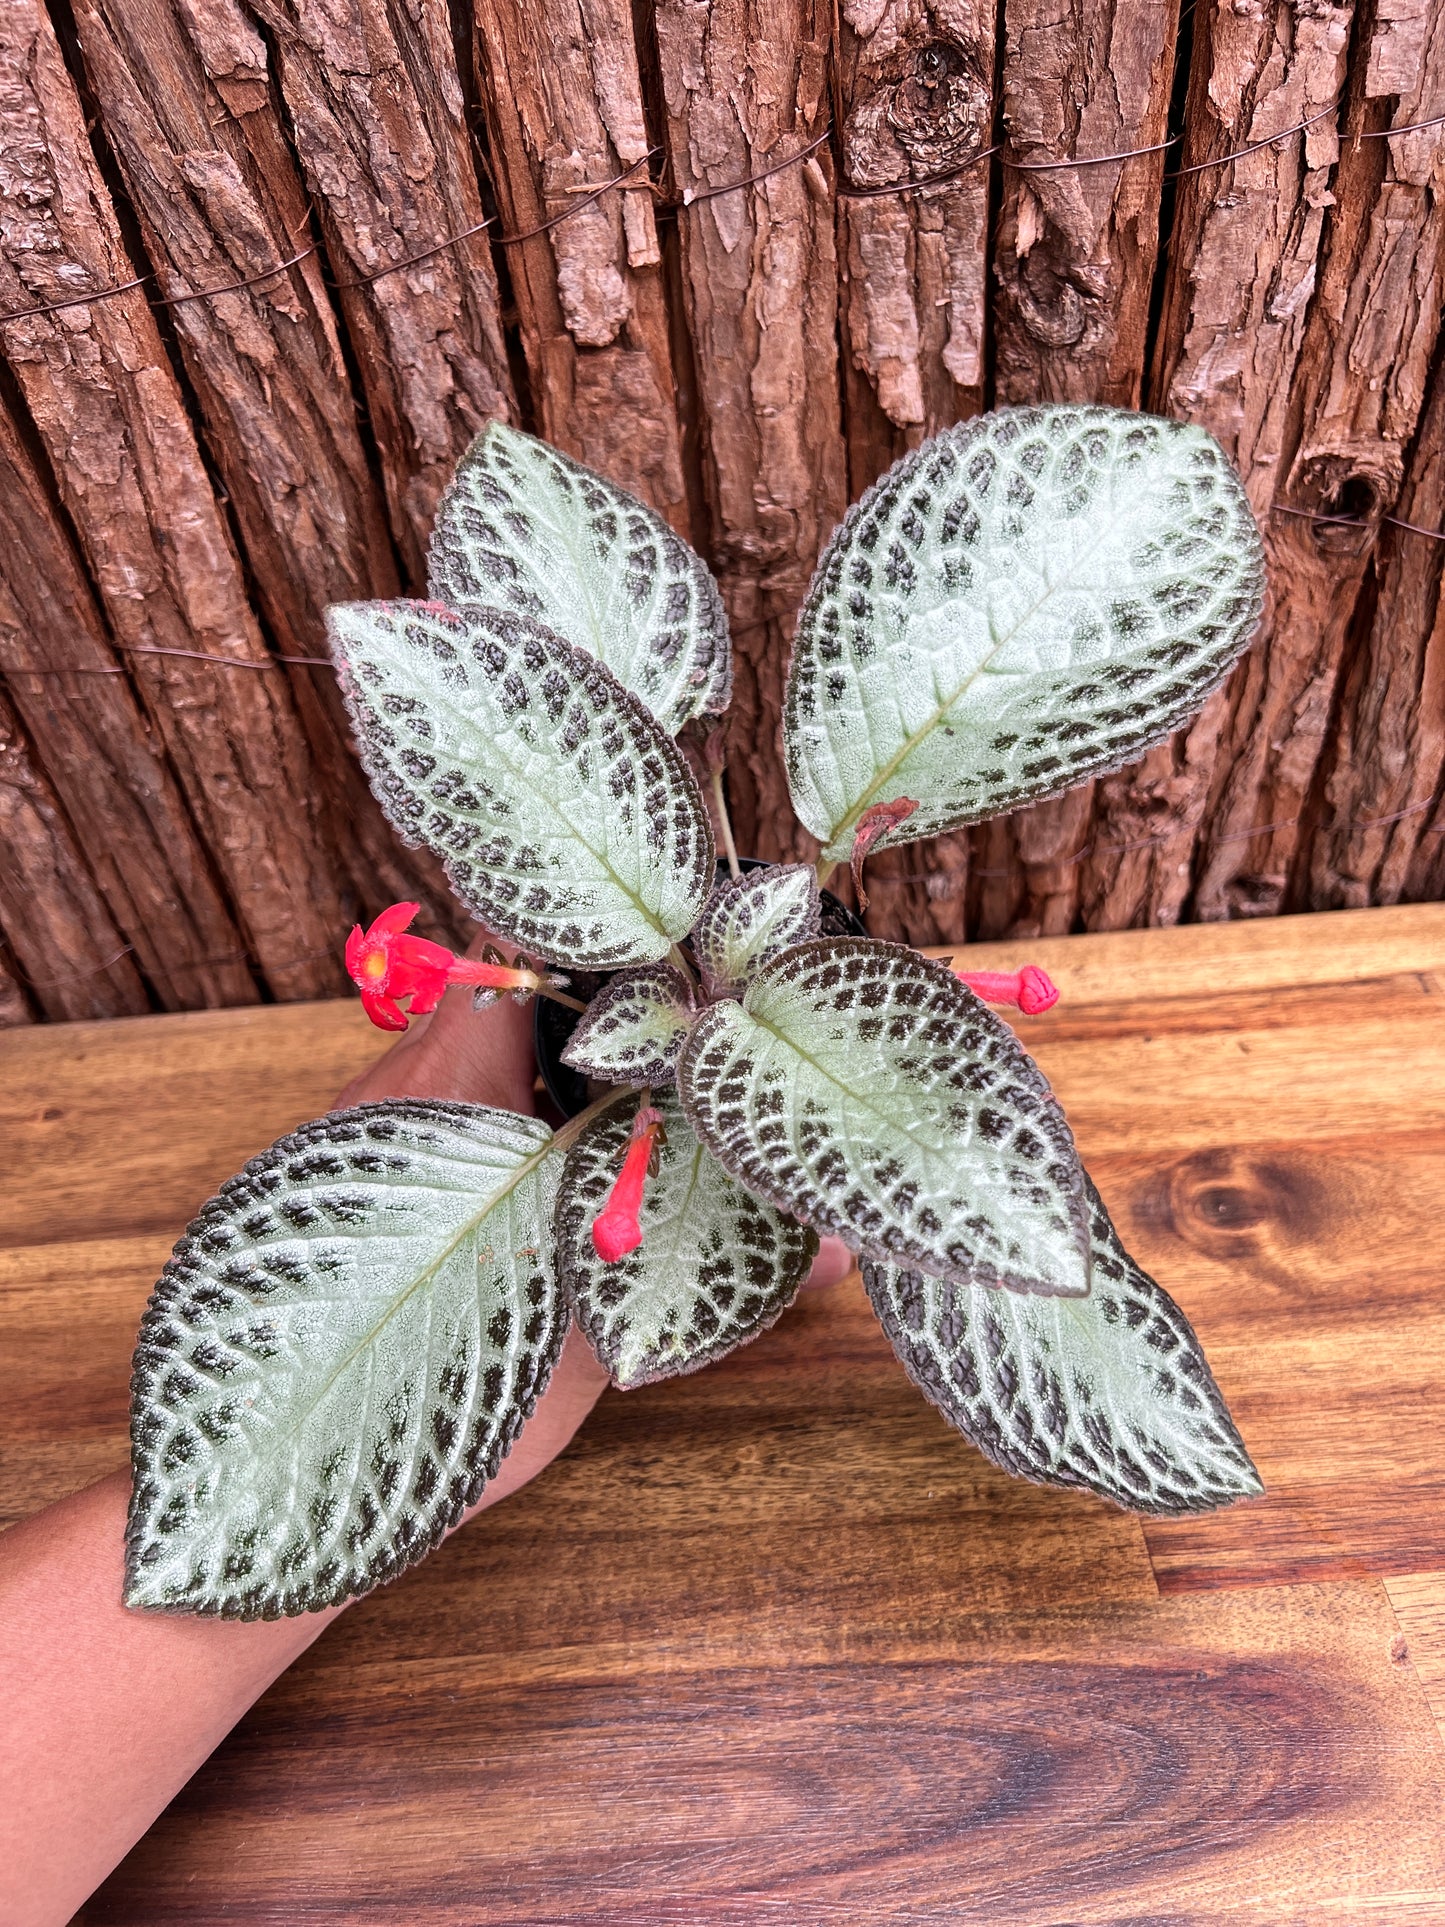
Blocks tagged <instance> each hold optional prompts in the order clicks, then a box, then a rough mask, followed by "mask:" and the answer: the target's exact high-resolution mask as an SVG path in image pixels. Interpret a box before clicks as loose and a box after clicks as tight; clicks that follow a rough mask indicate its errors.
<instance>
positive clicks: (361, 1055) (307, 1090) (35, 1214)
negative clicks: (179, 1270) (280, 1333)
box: [0, 1000, 383, 1245]
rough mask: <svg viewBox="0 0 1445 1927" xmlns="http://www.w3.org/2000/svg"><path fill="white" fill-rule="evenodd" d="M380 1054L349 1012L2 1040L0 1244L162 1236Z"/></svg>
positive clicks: (373, 1037) (211, 1018)
mask: <svg viewBox="0 0 1445 1927" xmlns="http://www.w3.org/2000/svg"><path fill="white" fill-rule="evenodd" d="M382 1048H383V1040H382V1038H381V1036H380V1034H379V1033H378V1032H377V1031H375V1030H374V1029H373V1028H372V1027H371V1025H370V1024H369V1023H368V1022H367V1021H366V1019H365V1017H364V1016H363V1015H362V1013H361V1009H360V1007H359V1005H358V1004H356V1003H355V1001H354V1000H347V1001H344V1002H340V1001H339V1002H336V1003H326V1004H298V1005H288V1006H287V1007H285V1008H284V1009H277V1008H274V1007H270V1008H267V1009H265V1010H264V1011H262V1010H227V1011H193V1012H186V1013H184V1014H182V1015H180V1016H177V1017H174V1018H167V1019H164V1020H159V1021H158V1020H156V1019H154V1018H138V1019H130V1018H122V1019H118V1020H116V1021H114V1022H111V1023H100V1024H71V1025H67V1026H65V1028H64V1029H52V1028H51V1027H50V1026H37V1027H34V1028H30V1029H26V1030H24V1031H20V1032H10V1033H7V1035H6V1036H5V1038H4V1040H3V1043H0V1064H3V1076H0V1141H3V1142H4V1144H5V1147H6V1164H7V1172H8V1181H7V1183H6V1184H5V1186H4V1187H3V1189H0V1244H7V1245H8V1244H19V1245H28V1244H41V1243H44V1242H46V1241H47V1240H64V1239H80V1238H109V1237H119V1236H125V1235H131V1234H140V1233H145V1232H157V1233H167V1232H168V1233H169V1234H170V1235H171V1236H172V1237H173V1238H174V1237H175V1236H177V1235H178V1234H179V1233H180V1231H181V1229H182V1228H183V1227H184V1225H185V1223H186V1221H187V1219H189V1218H190V1217H191V1215H192V1214H193V1212H194V1211H195V1210H196V1208H197V1206H198V1205H201V1204H203V1203H204V1202H205V1200H206V1198H207V1197H209V1196H210V1194H211V1193H212V1192H213V1191H214V1190H215V1188H216V1186H217V1185H218V1184H220V1183H221V1182H223V1180H224V1179H226V1178H228V1177H229V1176H230V1175H231V1173H232V1172H233V1171H236V1170H238V1169H239V1168H240V1166H241V1165H242V1164H243V1163H244V1162H245V1161H246V1159H247V1158H248V1157H250V1156H252V1155H253V1154H254V1153H255V1152H256V1151H259V1150H262V1149H263V1148H264V1147H265V1146H266V1145H267V1144H269V1143H270V1142H271V1141H272V1139H274V1138H276V1137H279V1136H280V1135H281V1134H282V1132H284V1131H288V1130H291V1129H293V1128H294V1127H295V1126H296V1125H297V1124H299V1123H302V1122H304V1120H305V1119H307V1118H309V1117H317V1116H319V1115H320V1114H321V1113H322V1112H323V1111H324V1110H325V1109H326V1108H327V1106H328V1105H329V1104H330V1103H331V1101H332V1099H333V1098H334V1097H335V1095H336V1093H337V1091H338V1090H340V1089H341V1087H342V1085H343V1084H345V1083H347V1082H348V1080H349V1079H350V1078H352V1077H354V1076H355V1075H356V1073H357V1072H358V1071H359V1070H361V1069H363V1067H364V1066H365V1065H367V1064H369V1063H371V1062H372V1061H373V1060H374V1059H375V1058H376V1057H377V1056H378V1055H379V1054H380V1051H381V1049H382Z"/></svg>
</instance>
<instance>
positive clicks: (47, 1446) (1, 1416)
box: [0, 1224, 181, 1529]
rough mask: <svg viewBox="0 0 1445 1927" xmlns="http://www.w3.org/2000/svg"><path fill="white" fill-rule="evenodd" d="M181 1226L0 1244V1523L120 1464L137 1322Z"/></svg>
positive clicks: (124, 1445) (127, 1425)
mask: <svg viewBox="0 0 1445 1927" xmlns="http://www.w3.org/2000/svg"><path fill="white" fill-rule="evenodd" d="M180 1230H181V1226H180V1225H179V1224H177V1225H175V1226H173V1227H171V1228H170V1229H168V1230H166V1231H164V1232H161V1233H159V1234H157V1233H149V1234H146V1235H144V1236H141V1237H135V1238H108V1239H106V1238H99V1239H89V1240H86V1241H84V1242H80V1243H74V1244H67V1243H60V1242H57V1243H54V1244H45V1245H21V1246H16V1247H10V1248H5V1249H0V1358H3V1360H4V1368H3V1375H4V1406H3V1409H0V1465H3V1466H4V1468H5V1476H4V1481H3V1485H0V1529H3V1528H4V1527H5V1526H8V1525H13V1524H14V1523H15V1521H16V1520H17V1519H23V1518H25V1517H26V1516H27V1514H29V1513H31V1512H35V1511H38V1510H39V1508H40V1507H41V1506H42V1505H49V1504H50V1503H51V1501H52V1500H54V1499H60V1498H64V1496H65V1494H66V1493H67V1492H74V1491H76V1490H78V1489H79V1488H80V1487H81V1486H83V1485H89V1484H90V1483H91V1482H92V1480H95V1479H101V1478H104V1477H105V1476H106V1475H107V1474H108V1473H111V1472H114V1471H115V1469H116V1467H117V1466H119V1465H123V1464H124V1463H125V1459H126V1454H127V1450H128V1441H129V1432H130V1355H131V1352H132V1350H133V1349H134V1346H135V1334H136V1327H137V1326H138V1325H139V1323H140V1316H141V1313H142V1311H143V1310H144V1309H145V1302H146V1299H147V1298H148V1297H149V1296H150V1291H151V1287H152V1286H153V1285H154V1283H155V1281H156V1278H157V1277H158V1276H159V1274H160V1269H161V1266H162V1265H163V1264H164V1263H165V1261H166V1259H167V1258H168V1257H169V1256H170V1252H171V1246H172V1245H173V1244H174V1243H175V1240H176V1236H177V1235H178V1234H179V1232H180ZM7 1246H8V1240H7Z"/></svg>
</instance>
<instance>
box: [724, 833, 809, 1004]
mask: <svg viewBox="0 0 1445 1927" xmlns="http://www.w3.org/2000/svg"><path fill="white" fill-rule="evenodd" d="M821 912H822V899H821V897H820V894H819V891H818V878H817V873H816V872H815V870H814V869H813V866H812V865H811V864H809V863H780V864H774V865H772V866H771V867H770V868H768V869H766V870H749V871H748V872H747V873H746V874H745V875H743V876H740V877H737V878H735V879H734V880H733V881H731V882H728V883H720V884H719V885H718V886H717V888H716V889H715V890H714V891H713V893H712V895H711V896H710V897H709V898H708V900H707V902H706V903H705V904H704V905H703V912H702V915H701V916H700V917H699V918H698V921H697V928H696V929H695V930H694V931H693V933H692V947H693V951H694V953H695V954H696V957H697V962H698V968H699V970H701V972H702V980H703V983H704V985H705V986H706V988H707V990H708V993H709V995H711V996H713V997H731V996H735V995H737V994H738V993H739V992H741V991H742V990H743V989H744V988H745V987H746V986H747V984H748V983H750V982H751V980H752V979H753V978H754V977H755V976H756V975H757V973H758V971H759V970H761V969H762V967H763V965H764V964H765V963H767V962H768V960H769V959H770V958H772V957H775V956H777V954H778V953H779V951H782V950H787V949H789V948H790V947H791V946H792V945H793V944H795V943H806V942H807V940H808V938H809V937H816V936H817V934H818V925H819V918H820V916H821Z"/></svg>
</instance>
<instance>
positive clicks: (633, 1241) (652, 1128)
mask: <svg viewBox="0 0 1445 1927" xmlns="http://www.w3.org/2000/svg"><path fill="white" fill-rule="evenodd" d="M661 1135H662V1113H661V1112H660V1111H655V1110H653V1109H652V1107H651V1105H648V1104H644V1105H643V1106H642V1107H641V1108H640V1109H639V1111H638V1113H637V1116H636V1117H635V1118H633V1120H632V1136H631V1138H630V1140H629V1141H628V1145H627V1155H626V1157H625V1158H624V1159H623V1160H622V1169H621V1171H620V1172H619V1173H618V1175H617V1182H616V1183H615V1184H614V1185H613V1187H612V1190H611V1191H610V1193H609V1194H608V1198H607V1202H606V1204H605V1205H604V1206H603V1207H602V1209H601V1210H600V1211H599V1212H598V1214H597V1216H596V1217H595V1218H594V1219H593V1220H592V1246H593V1249H594V1250H595V1251H596V1253H597V1256H598V1257H599V1258H600V1259H601V1260H602V1262H603V1264H604V1265H615V1264H616V1263H617V1261H618V1259H619V1258H625V1257H626V1256H627V1254H628V1252H629V1251H636V1249H637V1247H638V1246H639V1245H640V1244H641V1243H642V1222H641V1213H642V1188H643V1185H644V1184H645V1183H646V1181H647V1172H648V1167H649V1165H650V1164H651V1163H652V1157H653V1147H654V1145H655V1143H656V1141H657V1139H658V1138H659V1137H660V1136H661Z"/></svg>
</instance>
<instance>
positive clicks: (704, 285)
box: [655, 0, 847, 858]
mask: <svg viewBox="0 0 1445 1927" xmlns="http://www.w3.org/2000/svg"><path fill="white" fill-rule="evenodd" d="M655 17H656V25H657V45H658V58H659V67H660V73H661V80H662V91H663V99H664V107H665V122H666V141H667V151H668V160H669V165H670V169H671V174H672V179H673V182H674V183H675V185H676V188H677V190H678V191H679V192H680V193H693V194H705V193H707V191H708V190H709V189H711V188H714V187H723V186H726V185H727V184H728V183H730V182H734V181H745V180H747V179H748V178H749V177H750V176H751V175H753V174H756V173H760V172H762V171H763V170H765V169H768V168H771V167H773V166H774V165H775V164H776V163H777V162H779V161H782V160H786V159H787V158H788V157H789V156H790V155H796V154H798V153H799V152H800V151H801V150H802V149H803V148H804V147H806V146H808V144H809V143H810V142H812V141H814V140H815V139H816V138H817V137H818V136H819V135H820V134H821V133H822V132H823V131H824V130H825V128H826V126H827V123H828V116H829V101H828V86H827V62H828V48H829V42H830V38H831V28H832V6H831V0H780V4H778V5H775V6H773V7H772V8H771V9H770V10H769V12H768V16H767V18H766V19H765V20H764V19H762V18H761V17H760V16H759V15H758V14H757V12H756V10H754V9H752V8H750V7H749V6H747V5H746V4H744V3H743V0H725V4H722V5H717V6H712V7H699V6H696V5H693V4H690V3H689V0H659V4H658V6H657V7H656V10H655ZM814 158H815V159H816V160H817V162H818V166H817V168H815V169H813V170H812V171H811V172H810V171H809V170H808V169H807V167H806V166H796V167H787V168H783V169H782V170H781V171H779V172H778V173H775V174H770V175H769V176H768V178H767V179H765V180H761V181H758V182H757V183H756V184H755V185H752V186H749V187H745V188H739V189H737V190H736V191H734V192H731V193H728V194H722V195H718V196H716V197H715V198H712V199H708V200H704V201H703V202H702V203H701V205H699V206H697V207H695V208H691V209H687V210H684V211H682V212H681V213H680V214H679V216H678V223H679V234H680V246H681V257H682V284H683V305H684V310H685V313H686V318H687V326H688V333H689V336H690V338H691V341H692V347H693V354H694V358H695V362H696V370H697V393H698V398H699V402H700V405H701V410H702V413H703V415H704V417H705V420H706V424H707V434H706V447H705V451H704V486H705V492H706V496H707V503H708V512H709V521H710V528H709V530H708V535H709V542H708V547H709V549H710V552H711V554H712V557H713V562H714V566H715V568H716V570H717V573H718V577H719V581H720V583H721V587H722V591H723V595H724V598H725V600H726V602H727V606H728V613H729V617H730V619H731V621H732V627H733V637H734V644H735V649H734V660H735V664H736V676H735V681H734V685H733V699H732V707H731V708H730V710H729V711H728V718H727V741H728V754H729V765H728V796H729V803H730V807H731V810H732V815H733V822H734V825H735V828H736V830H737V837H738V847H739V849H741V850H742V852H743V853H744V855H758V856H767V857H773V858H777V857H780V856H785V855H792V854H796V853H798V852H801V851H804V850H805V849H808V848H814V849H815V848H816V846H815V845H813V842H812V839H811V838H810V837H808V835H807V834H806V832H805V831H803V830H802V829H801V828H800V827H799V825H798V824H796V823H795V822H794V820H793V815H792V808H791V805H790V803H789V801H788V793H787V784H786V782H785V780H784V776H783V768H782V758H781V754H780V731H781V717H782V688H783V672H784V667H785V663H786V659H787V649H788V642H789V638H790V637H791V635H792V625H793V619H794V617H795V615H796V614H797V609H798V605H799V603H800V602H801V601H802V598H803V594H804V591H805V590H806V588H807V585H808V582H809V580H810V578H811V575H812V571H813V565H814V563H815V561H816V560H817V556H818V551H819V549H820V548H821V547H822V544H823V542H824V540H825V538H826V537H827V535H828V534H829V533H830V531H831V530H832V528H833V525H834V524H835V523H836V522H837V521H838V520H839V519H840V518H841V516H842V514H843V509H844V506H845V503H846V499H847V495H846V482H845V475H844V447H843V435H842V423H841V417H840V408H839V392H838V388H839V384H838V344H837V308H838V288H837V261H836V254H835V245H834V234H833V206H832V195H831V191H830V188H829V185H828V178H827V170H828V168H829V166H830V162H829V160H828V157H827V152H826V149H820V150H819V152H818V154H817V155H816V156H815V157H814ZM820 181H821V183H822V187H823V191H822V193H821V194H820V193H819V192H818V188H819V183H820Z"/></svg>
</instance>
